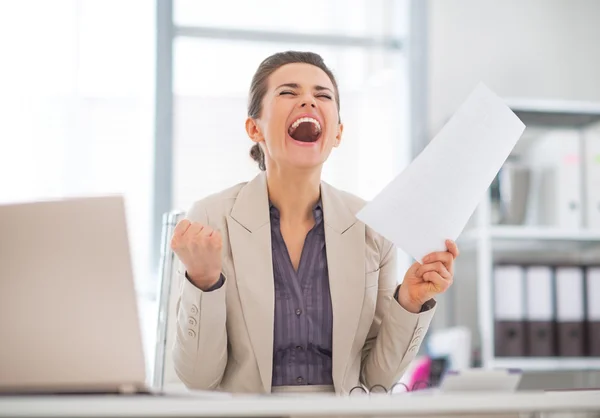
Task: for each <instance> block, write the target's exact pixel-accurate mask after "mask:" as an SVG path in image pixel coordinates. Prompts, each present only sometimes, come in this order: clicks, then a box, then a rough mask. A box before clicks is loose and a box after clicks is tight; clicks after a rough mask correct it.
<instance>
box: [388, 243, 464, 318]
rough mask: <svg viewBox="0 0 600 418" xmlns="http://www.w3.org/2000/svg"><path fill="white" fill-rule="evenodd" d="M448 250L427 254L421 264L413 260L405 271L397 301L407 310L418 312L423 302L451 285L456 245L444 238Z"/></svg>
mask: <svg viewBox="0 0 600 418" xmlns="http://www.w3.org/2000/svg"><path fill="white" fill-rule="evenodd" d="M446 248H447V249H448V251H440V252H435V253H431V254H428V255H427V256H425V257H424V258H423V264H420V263H418V262H415V263H414V264H413V265H412V266H411V267H410V268H409V269H408V271H407V272H406V275H405V276H404V281H403V282H402V286H400V290H399V292H398V302H399V303H400V305H401V306H402V307H403V308H404V309H406V310H407V311H409V312H413V313H418V312H419V311H420V310H421V307H422V306H423V304H424V303H425V302H427V301H428V300H430V299H432V298H433V297H435V296H436V295H438V294H440V293H444V292H445V291H446V290H447V289H448V288H449V287H450V286H451V285H452V280H453V277H454V260H455V259H456V257H458V254H459V252H458V247H457V246H456V243H455V242H454V241H451V240H446Z"/></svg>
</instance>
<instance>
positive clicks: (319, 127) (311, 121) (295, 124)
mask: <svg viewBox="0 0 600 418" xmlns="http://www.w3.org/2000/svg"><path fill="white" fill-rule="evenodd" d="M302 122H310V123H314V124H315V125H317V128H318V129H319V130H321V124H320V123H319V121H318V120H316V119H313V118H300V119H298V120H297V121H296V122H294V123H292V126H291V127H290V128H291V129H292V130H294V129H296V128H297V127H298V126H299V125H300V124H301V123H302Z"/></svg>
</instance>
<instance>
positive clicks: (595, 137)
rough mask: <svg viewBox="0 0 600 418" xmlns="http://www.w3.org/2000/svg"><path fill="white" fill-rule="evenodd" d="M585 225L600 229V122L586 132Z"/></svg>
mask: <svg viewBox="0 0 600 418" xmlns="http://www.w3.org/2000/svg"><path fill="white" fill-rule="evenodd" d="M584 150H585V154H584V155H585V161H584V165H585V167H584V173H585V188H584V193H585V209H586V210H585V225H586V227H587V228H589V229H595V230H600V124H598V125H596V126H595V127H594V128H590V129H587V130H586V131H585V133H584Z"/></svg>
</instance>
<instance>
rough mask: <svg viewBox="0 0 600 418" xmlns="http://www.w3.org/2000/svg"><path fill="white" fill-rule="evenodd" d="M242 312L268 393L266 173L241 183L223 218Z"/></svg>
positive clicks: (270, 287)
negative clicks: (227, 212)
mask: <svg viewBox="0 0 600 418" xmlns="http://www.w3.org/2000/svg"><path fill="white" fill-rule="evenodd" d="M227 227H228V232H229V242H230V244H231V252H232V254H233V264H234V267H235V274H236V281H237V286H238V290H239V295H240V300H241V305H242V311H243V315H244V319H245V322H246V327H247V328H248V334H249V336H250V341H251V343H252V348H253V350H254V354H255V356H256V361H257V363H258V369H259V372H260V377H261V380H262V383H263V386H264V388H265V391H266V392H267V393H268V392H271V382H272V368H273V315H274V293H275V290H274V284H273V261H272V252H271V223H270V216H269V198H268V192H267V183H266V176H265V174H264V173H261V174H259V175H258V176H256V177H255V178H254V180H252V181H251V182H249V183H248V184H247V185H246V186H244V187H243V188H242V189H241V190H240V192H239V194H238V196H237V198H236V202H235V204H234V206H233V209H232V211H231V215H230V216H229V217H228V218H227Z"/></svg>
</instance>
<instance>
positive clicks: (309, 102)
mask: <svg viewBox="0 0 600 418" xmlns="http://www.w3.org/2000/svg"><path fill="white" fill-rule="evenodd" d="M308 106H310V107H312V108H313V109H315V108H316V107H317V102H316V101H315V98H314V97H312V96H309V97H305V98H303V99H302V102H301V103H300V107H302V108H306V107H308Z"/></svg>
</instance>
